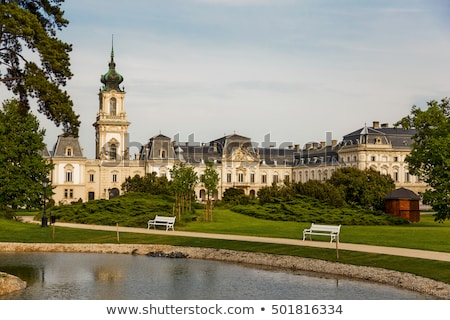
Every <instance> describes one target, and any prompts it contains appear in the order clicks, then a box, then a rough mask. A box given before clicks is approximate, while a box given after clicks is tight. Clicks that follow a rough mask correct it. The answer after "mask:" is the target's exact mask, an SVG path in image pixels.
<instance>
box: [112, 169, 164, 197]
mask: <svg viewBox="0 0 450 320" xmlns="http://www.w3.org/2000/svg"><path fill="white" fill-rule="evenodd" d="M121 187H122V190H123V191H124V192H144V193H149V194H154V195H158V194H168V193H170V190H169V188H170V187H169V180H167V178H166V177H158V176H157V174H156V172H152V173H147V174H146V175H145V176H143V177H142V176H140V175H135V176H134V177H128V178H126V179H125V182H123V183H122V186H121Z"/></svg>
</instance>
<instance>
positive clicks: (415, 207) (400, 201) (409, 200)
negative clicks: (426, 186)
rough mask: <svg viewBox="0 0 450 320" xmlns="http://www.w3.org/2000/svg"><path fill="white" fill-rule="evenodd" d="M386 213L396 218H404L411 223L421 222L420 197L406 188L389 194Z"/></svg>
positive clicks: (386, 198)
mask: <svg viewBox="0 0 450 320" xmlns="http://www.w3.org/2000/svg"><path fill="white" fill-rule="evenodd" d="M385 200H386V205H385V212H386V213H390V214H392V215H393V216H394V217H402V218H406V219H408V220H409V221H410V222H419V221H420V208H419V203H420V196H419V195H417V194H416V193H414V192H413V191H411V190H408V189H406V188H399V189H395V190H393V191H391V192H389V193H388V194H387V195H386V197H385Z"/></svg>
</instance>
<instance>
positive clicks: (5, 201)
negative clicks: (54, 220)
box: [0, 100, 52, 208]
mask: <svg viewBox="0 0 450 320" xmlns="http://www.w3.org/2000/svg"><path fill="white" fill-rule="evenodd" d="M19 109H20V104H19V101H17V100H11V101H6V102H4V104H3V110H1V111H0V204H1V205H5V206H10V207H13V208H17V207H23V206H26V207H32V208H39V207H40V206H41V205H42V203H41V201H42V200H43V188H42V181H43V180H44V178H46V177H47V176H48V174H49V172H50V170H51V168H52V165H51V164H50V163H49V162H48V161H45V159H44V158H43V157H42V151H43V150H44V148H45V144H44V135H45V130H43V129H40V128H39V122H38V120H37V118H36V117H35V116H33V115H32V114H30V113H27V114H26V115H25V116H23V115H21V114H20V113H19ZM49 193H50V192H48V193H47V194H49Z"/></svg>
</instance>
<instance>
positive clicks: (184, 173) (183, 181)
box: [170, 163, 198, 219]
mask: <svg viewBox="0 0 450 320" xmlns="http://www.w3.org/2000/svg"><path fill="white" fill-rule="evenodd" d="M170 175H171V178H172V180H171V183H170V186H171V189H172V191H173V193H174V194H175V198H176V211H177V216H178V219H180V218H181V215H182V214H183V213H184V212H186V211H191V208H192V200H193V198H194V197H195V186H196V185H197V183H198V176H197V173H196V172H195V171H194V168H192V167H188V166H186V165H185V164H184V163H180V164H179V165H174V166H173V168H172V169H171V170H170Z"/></svg>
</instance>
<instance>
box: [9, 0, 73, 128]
mask: <svg viewBox="0 0 450 320" xmlns="http://www.w3.org/2000/svg"><path fill="white" fill-rule="evenodd" d="M63 1H64V0H2V1H0V82H2V83H4V84H5V85H6V87H7V88H8V89H9V90H11V91H12V92H13V93H14V94H15V95H16V96H18V98H19V112H20V114H22V116H24V117H25V116H26V114H27V113H28V111H29V109H30V104H29V98H35V99H36V100H37V103H38V110H39V112H41V113H42V114H44V115H45V116H46V117H47V118H48V119H50V120H51V121H53V122H54V123H55V124H56V125H58V126H59V125H61V124H62V125H63V128H64V132H65V133H67V134H71V135H74V136H78V127H79V125H80V121H79V120H78V117H79V116H78V115H76V114H75V113H74V111H73V109H72V107H73V103H72V101H71V99H70V97H69V95H68V94H67V92H66V91H63V90H62V87H64V86H65V85H66V83H67V80H69V79H70V78H71V77H72V73H71V71H70V61H69V52H70V51H71V50H72V46H71V45H69V44H67V43H64V42H63V41H61V40H59V39H58V38H57V37H56V34H57V31H60V30H62V28H63V27H66V26H67V24H68V21H67V20H66V19H64V17H63V13H64V12H63V11H62V10H61V8H60V5H61V3H62V2H63ZM33 60H34V61H33ZM35 61H37V62H35Z"/></svg>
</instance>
